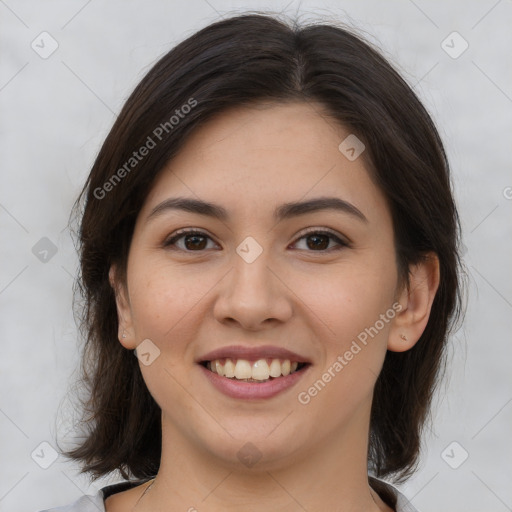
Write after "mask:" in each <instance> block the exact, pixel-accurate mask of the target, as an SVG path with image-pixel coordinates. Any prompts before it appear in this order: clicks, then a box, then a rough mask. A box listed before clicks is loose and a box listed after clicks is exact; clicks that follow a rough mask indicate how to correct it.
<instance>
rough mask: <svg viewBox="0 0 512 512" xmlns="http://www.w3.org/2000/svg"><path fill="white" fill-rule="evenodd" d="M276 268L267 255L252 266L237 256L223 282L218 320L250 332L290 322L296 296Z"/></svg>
mask: <svg viewBox="0 0 512 512" xmlns="http://www.w3.org/2000/svg"><path fill="white" fill-rule="evenodd" d="M269 264H270V265H269ZM272 266H275V265H272V263H271V262H270V261H269V260H268V258H267V256H266V252H265V251H263V253H262V254H261V255H260V256H259V257H258V258H257V259H256V260H255V261H252V262H251V263H248V262H247V261H245V260H244V259H243V258H242V257H240V256H239V255H238V254H237V253H236V252H235V253H234V256H233V268H232V270H231V272H229V273H228V275H227V276H226V277H225V279H223V280H222V282H223V286H222V288H221V289H219V292H218V293H219V294H218V297H217V300H216V302H215V305H214V316H215V318H216V319H217V320H218V321H219V322H221V323H224V324H230V323H231V324H237V325H238V326H239V327H241V328H243V329H246V330H249V331H257V330H260V329H264V328H268V327H271V326H273V325H274V324H279V323H282V322H286V321H287V320H289V319H290V317H291V316H292V314H293V304H292V296H293V293H292V292H291V291H290V289H289V288H288V287H287V286H286V284H285V280H284V279H283V277H284V276H281V275H280V273H279V271H277V270H276V269H273V268H271V267H272Z"/></svg>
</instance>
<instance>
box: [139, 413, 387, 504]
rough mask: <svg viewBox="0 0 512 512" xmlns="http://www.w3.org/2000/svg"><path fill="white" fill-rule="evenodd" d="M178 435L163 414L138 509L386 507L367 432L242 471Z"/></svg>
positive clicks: (353, 432) (323, 442) (348, 433)
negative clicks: (156, 457)
mask: <svg viewBox="0 0 512 512" xmlns="http://www.w3.org/2000/svg"><path fill="white" fill-rule="evenodd" d="M180 434H181V433H180V432H179V431H178V430H177V429H176V428H173V426H172V424H170V423H169V422H166V421H165V418H163V421H162V459H161V466H160V470H159V472H158V475H157V477H156V478H155V481H154V482H153V484H152V485H151V488H150V489H148V492H147V493H146V494H145V495H144V496H143V497H142V498H141V499H140V502H139V503H138V504H137V507H136V508H135V512H144V511H146V510H148V511H149V510H151V511H155V512H156V511H162V512H163V511H166V510H169V505H170V504H172V505H173V509H175V510H184V511H190V512H195V511H201V510H208V511H209V512H220V511H222V512H235V511H239V510H246V509H248V507H250V510H251V511H252V512H268V511H269V510H276V511H277V510H278V511H282V512H285V511H286V512H295V511H297V512H298V511H301V512H302V511H304V510H308V511H316V510H339V511H343V512H363V511H364V512H370V511H372V512H377V511H386V512H390V511H391V509H390V508H389V507H387V506H386V505H385V504H384V503H383V502H382V500H381V499H380V498H379V496H378V495H377V494H376V493H375V492H374V491H373V490H372V489H371V488H370V486H369V484H368V476H367V460H366V453H367V438H368V432H364V431H363V432H361V431H357V430H356V429H347V430H346V431H344V432H343V433H342V434H341V435H340V434H338V435H337V437H336V438H335V439H331V438H324V439H322V440H320V441H319V442H318V443H317V444H315V445H314V446H312V447H311V448H310V449H309V450H308V451H307V452H306V451H301V452H300V453H293V454H288V455H287V456H286V457H285V458H281V459H274V460H272V461H264V458H262V459H261V461H259V462H258V463H256V464H254V465H253V466H252V467H250V468H248V467H243V468H242V469H241V468H240V463H238V461H229V460H219V458H218V457H216V456H214V455H212V454H211V453H209V452H206V451H201V450H200V449H198V447H197V443H194V442H193V440H191V439H190V438H188V437H187V436H183V435H180Z"/></svg>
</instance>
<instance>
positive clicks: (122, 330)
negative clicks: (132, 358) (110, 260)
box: [108, 265, 137, 350]
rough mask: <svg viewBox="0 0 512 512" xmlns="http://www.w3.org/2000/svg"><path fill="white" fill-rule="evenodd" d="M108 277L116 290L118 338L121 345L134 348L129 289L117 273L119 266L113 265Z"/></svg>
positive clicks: (130, 348)
mask: <svg viewBox="0 0 512 512" xmlns="http://www.w3.org/2000/svg"><path fill="white" fill-rule="evenodd" d="M108 278H109V281H110V286H112V289H113V290H114V294H115V300H116V308H117V320H118V325H119V327H118V334H117V336H118V339H119V342H120V343H121V345H123V347H125V348H126V349H129V350H133V349H135V348H136V346H137V345H136V343H135V335H134V332H133V326H132V315H131V308H130V302H129V299H128V291H127V289H126V286H125V285H124V284H123V283H122V282H121V280H120V278H119V276H118V275H117V268H116V266H115V265H112V266H111V267H110V269H109V272H108Z"/></svg>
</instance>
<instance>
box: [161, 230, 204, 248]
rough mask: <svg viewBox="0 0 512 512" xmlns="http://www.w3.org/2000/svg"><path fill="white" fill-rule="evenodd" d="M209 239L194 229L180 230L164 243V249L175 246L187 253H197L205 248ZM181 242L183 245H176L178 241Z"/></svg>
mask: <svg viewBox="0 0 512 512" xmlns="http://www.w3.org/2000/svg"><path fill="white" fill-rule="evenodd" d="M208 239H209V240H211V241H213V240H212V239H211V237H210V236H209V235H207V234H206V233H204V232H202V231H197V230H195V229H181V230H180V231H177V232H176V234H175V235H174V236H172V237H171V238H169V239H167V240H166V241H165V242H164V244H163V245H164V247H170V246H176V247H177V248H178V249H180V250H182V251H187V252H199V251H202V250H203V249H206V248H207V247H206V246H207V241H208ZM182 240H183V245H182V246H180V245H179V244H177V242H178V241H180V242H181V241H182Z"/></svg>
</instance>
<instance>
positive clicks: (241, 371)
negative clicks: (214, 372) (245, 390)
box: [219, 359, 252, 379]
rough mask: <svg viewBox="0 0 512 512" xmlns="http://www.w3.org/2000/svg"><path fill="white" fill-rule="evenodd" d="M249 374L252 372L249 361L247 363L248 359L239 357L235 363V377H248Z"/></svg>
mask: <svg viewBox="0 0 512 512" xmlns="http://www.w3.org/2000/svg"><path fill="white" fill-rule="evenodd" d="M219 364H220V363H219ZM251 374H252V369H251V363H249V361H246V360H245V359H239V360H238V361H237V362H236V365H235V378H237V379H250V378H251Z"/></svg>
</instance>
